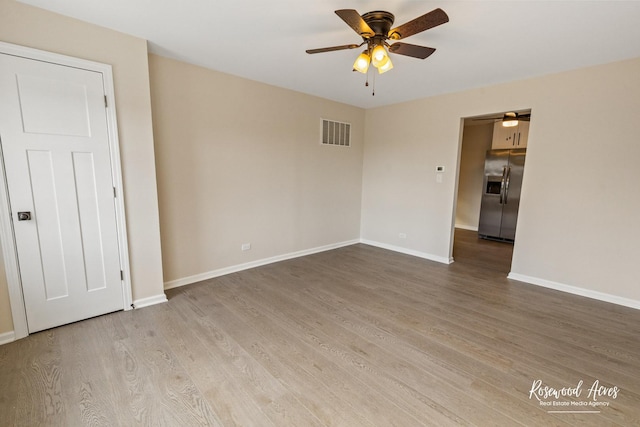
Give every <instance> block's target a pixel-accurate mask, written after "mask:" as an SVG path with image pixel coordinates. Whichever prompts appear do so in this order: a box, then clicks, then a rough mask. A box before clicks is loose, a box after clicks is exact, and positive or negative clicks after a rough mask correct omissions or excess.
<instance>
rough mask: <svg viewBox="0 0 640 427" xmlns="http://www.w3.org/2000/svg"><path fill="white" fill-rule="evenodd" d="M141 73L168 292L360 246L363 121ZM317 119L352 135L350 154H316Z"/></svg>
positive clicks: (320, 150)
mask: <svg viewBox="0 0 640 427" xmlns="http://www.w3.org/2000/svg"><path fill="white" fill-rule="evenodd" d="M149 65H150V78H151V94H152V106H153V116H154V135H155V144H156V150H155V152H156V162H157V165H158V168H157V173H158V189H159V200H160V219H161V231H162V248H163V262H164V263H163V265H164V273H165V276H164V277H165V281H166V282H172V281H176V280H179V279H184V278H188V277H189V276H194V275H201V274H206V273H209V272H214V271H216V270H219V269H222V268H229V267H232V266H237V265H240V264H243V263H247V262H252V261H257V260H262V259H265V258H270V257H274V256H279V255H283V254H288V253H291V252H296V251H301V250H308V249H312V248H317V247H321V246H324V245H330V244H335V243H339V242H345V241H349V240H353V239H358V238H359V236H360V197H361V189H362V188H361V180H362V150H363V130H364V110H362V109H359V108H355V107H351V106H347V105H344V104H339V103H336V102H332V101H328V100H325V99H321V98H317V97H312V96H309V95H304V94H301V93H297V92H293V91H290V90H285V89H280V88H276V87H273V86H268V85H265V84H261V83H257V82H253V81H249V80H246V79H241V78H238V77H234V76H230V75H226V74H222V73H219V72H215V71H211V70H207V69H204V68H200V67H196V66H193V65H189V64H185V63H182V62H178V61H174V60H170V59H166V58H163V57H160V56H155V55H150V57H149ZM320 118H326V119H331V120H337V121H342V122H349V123H351V124H352V146H351V147H349V148H345V147H334V146H322V145H321V144H320ZM243 243H251V245H252V249H251V250H250V251H246V252H242V251H241V250H240V247H241V245H242V244H243ZM169 285H170V286H171V285H172V284H171V283H169Z"/></svg>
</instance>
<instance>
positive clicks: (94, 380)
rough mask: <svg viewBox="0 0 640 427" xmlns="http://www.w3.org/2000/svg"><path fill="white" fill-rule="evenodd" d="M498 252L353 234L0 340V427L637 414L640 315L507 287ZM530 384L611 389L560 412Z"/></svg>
mask: <svg viewBox="0 0 640 427" xmlns="http://www.w3.org/2000/svg"><path fill="white" fill-rule="evenodd" d="M510 251H511V246H510V245H507V244H503V243H496V242H487V241H478V239H476V238H475V234H474V233H471V232H465V231H463V230H458V231H457V232H456V245H455V252H454V256H455V258H456V262H455V263H453V264H452V265H449V266H447V265H443V264H438V263H434V262H430V261H426V260H422V259H418V258H414V257H411V256H406V255H401V254H396V253H392V252H389V251H386V250H382V249H378V248H373V247H370V246H365V245H355V246H350V247H346V248H342V249H338V250H334V251H329V252H325V253H321V254H316V255H312V256H308V257H304V258H298V259H294V260H290V261H286V262H281V263H277V264H272V265H268V266H264V267H260V268H256V269H253V270H248V271H244V272H240V273H236V274H231V275H228V276H224V277H220V278H217V279H213V280H208V281H206V282H202V283H200V284H195V285H190V286H186V287H183V288H179V289H176V290H172V291H169V292H168V297H169V302H168V303H166V304H162V305H158V306H154V307H148V308H144V309H140V310H133V311H129V312H119V313H114V314H111V315H106V316H102V317H98V318H95V319H90V320H87V321H83V322H79V323H76V324H72V325H67V326H64V327H60V328H56V329H52V330H49V331H45V332H41V333H37V334H33V335H31V336H29V337H28V338H26V339H23V340H20V341H17V342H14V343H11V344H8V345H4V346H1V347H0V387H1V388H0V425H1V426H12V425H19V426H36V425H59V426H77V425H122V426H132V425H152V426H156V425H158V426H159V425H167V426H192V425H193V426H195V425H224V426H233V425H243V426H289V425H291V426H324V425H339V426H419V425H436V426H446V425H479V426H488V425H499V426H503V425H504V426H515V425H532V426H543V425H554V426H557V425H580V426H603V425H620V426H632V425H639V424H640V311H637V310H632V309H628V308H624V307H620V306H615V305H611V304H607V303H602V302H598V301H594V300H590V299H587V298H581V297H577V296H572V295H568V294H563V293H560V292H555V291H551V290H547V289H543V288H539V287H535V286H531V285H526V284H523V283H519V282H515V281H509V280H507V279H506V278H505V276H506V274H507V272H508V271H509V264H510ZM499 254H502V255H503V256H502V257H501V258H500V257H498V259H500V260H499V261H494V255H499ZM537 379H540V380H542V381H543V382H544V384H547V385H549V386H551V387H555V388H562V387H569V386H572V387H575V386H576V384H577V383H578V381H580V380H582V381H583V382H584V385H583V387H582V388H583V389H584V390H583V392H582V396H581V398H580V399H578V400H588V399H587V398H586V395H587V392H588V388H589V387H590V386H591V384H592V383H593V382H594V381H595V380H599V381H600V383H601V384H602V385H607V386H617V387H618V388H619V389H620V391H619V392H618V394H617V398H616V399H611V398H603V397H601V398H599V399H598V401H605V400H608V401H609V402H610V406H609V407H604V408H597V410H600V411H601V412H600V413H599V414H584V413H583V414H571V413H562V414H554V413H548V411H549V410H555V409H565V410H566V409H567V408H566V407H565V408H546V407H541V406H540V404H539V403H538V401H537V400H536V399H535V398H530V396H529V391H530V390H531V387H532V383H533V381H535V380H537ZM561 400H565V398H562V399H561ZM578 409H582V410H584V408H578ZM588 409H589V408H588ZM590 409H593V408H590Z"/></svg>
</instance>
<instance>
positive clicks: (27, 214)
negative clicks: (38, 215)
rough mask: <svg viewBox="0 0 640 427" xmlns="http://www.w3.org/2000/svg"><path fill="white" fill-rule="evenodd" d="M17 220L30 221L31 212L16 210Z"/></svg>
mask: <svg viewBox="0 0 640 427" xmlns="http://www.w3.org/2000/svg"><path fill="white" fill-rule="evenodd" d="M18 221H31V212H18Z"/></svg>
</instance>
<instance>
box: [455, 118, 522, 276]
mask: <svg viewBox="0 0 640 427" xmlns="http://www.w3.org/2000/svg"><path fill="white" fill-rule="evenodd" d="M530 118H531V110H530V109H527V110H517V111H505V112H499V113H493V114H486V115H482V116H474V117H467V118H463V119H462V125H463V126H462V127H461V129H462V135H461V138H460V141H461V142H460V144H461V145H460V152H459V160H458V176H457V193H456V203H455V211H454V215H453V218H454V229H453V230H452V231H453V239H452V248H451V256H452V257H453V258H454V259H455V261H456V262H457V263H460V262H462V263H469V264H477V266H478V267H482V266H483V265H484V266H487V268H491V269H498V270H500V271H504V274H505V275H506V274H508V273H509V271H510V268H511V259H512V257H513V245H514V242H515V238H516V232H515V230H516V224H517V214H518V208H519V200H520V188H521V185H522V171H523V169H524V160H525V157H526V147H527V145H528V132H529V124H530ZM511 119H515V120H511ZM507 122H513V123H507ZM514 123H515V124H514ZM496 156H497V157H496ZM510 159H511V160H512V162H511V163H510ZM491 161H493V163H491Z"/></svg>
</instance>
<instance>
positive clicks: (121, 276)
mask: <svg viewBox="0 0 640 427" xmlns="http://www.w3.org/2000/svg"><path fill="white" fill-rule="evenodd" d="M120 280H124V271H122V270H120Z"/></svg>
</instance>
